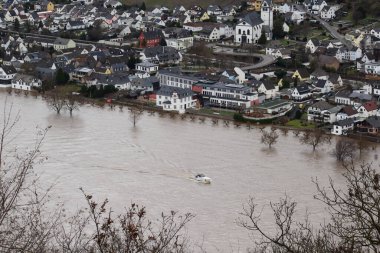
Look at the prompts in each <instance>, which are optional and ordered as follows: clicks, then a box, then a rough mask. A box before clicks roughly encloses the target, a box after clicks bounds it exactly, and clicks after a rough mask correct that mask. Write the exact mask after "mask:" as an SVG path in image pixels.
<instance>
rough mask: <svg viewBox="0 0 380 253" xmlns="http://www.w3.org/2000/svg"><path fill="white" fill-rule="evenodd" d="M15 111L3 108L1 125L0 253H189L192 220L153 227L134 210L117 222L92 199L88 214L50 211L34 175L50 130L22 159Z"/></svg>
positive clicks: (173, 216) (170, 219)
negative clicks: (188, 230) (17, 145)
mask: <svg viewBox="0 0 380 253" xmlns="http://www.w3.org/2000/svg"><path fill="white" fill-rule="evenodd" d="M11 110H12V107H10V109H8V108H7V107H5V108H4V115H3V121H2V122H0V123H2V125H1V126H0V129H2V132H1V133H0V137H1V138H0V140H1V142H0V147H1V149H0V150H1V152H0V157H1V159H2V160H1V163H0V164H1V167H0V252H30V253H40V252H54V253H66V252H77V253H81V252H88V253H90V252H91V253H99V252H101V253H125V252H130V253H135V252H156V253H169V252H177V253H185V252H189V248H188V240H187V236H186V234H185V231H184V227H185V225H186V224H187V223H188V222H190V221H191V220H192V218H193V217H194V216H193V215H192V214H190V213H186V214H184V215H179V214H178V213H177V212H170V213H169V214H168V215H165V214H162V215H161V217H160V218H159V220H157V221H154V220H149V219H148V218H147V216H146V210H145V208H143V207H139V206H137V205H135V204H132V205H131V207H130V208H128V209H127V210H126V212H125V213H124V214H122V215H119V216H116V217H114V216H113V212H111V209H110V208H108V207H107V204H108V201H107V200H105V201H104V202H102V203H96V202H95V201H94V200H93V197H92V196H91V195H88V194H84V197H85V200H86V202H87V204H88V208H86V209H81V210H79V211H78V212H77V213H76V214H75V215H73V216H68V217H66V214H65V211H64V209H63V206H61V205H59V206H58V207H57V210H51V208H52V207H51V205H50V207H49V211H48V208H47V204H48V203H49V198H48V193H49V191H48V190H47V191H45V190H42V189H41V187H40V186H39V185H38V177H37V176H36V175H35V173H34V172H33V168H34V166H35V165H38V164H39V163H40V162H43V161H44V160H45V158H44V157H43V156H41V153H40V148H41V145H42V142H43V140H44V138H45V135H46V133H47V129H43V130H40V131H39V132H38V138H37V139H36V141H35V143H34V146H33V147H32V148H31V149H30V150H27V151H26V152H25V153H23V154H22V153H20V150H19V149H15V148H14V143H13V141H14V138H13V137H12V134H11V132H12V129H13V128H14V126H15V124H16V123H17V121H18V118H19V117H18V114H16V117H12V112H11ZM5 154H6V155H5Z"/></svg>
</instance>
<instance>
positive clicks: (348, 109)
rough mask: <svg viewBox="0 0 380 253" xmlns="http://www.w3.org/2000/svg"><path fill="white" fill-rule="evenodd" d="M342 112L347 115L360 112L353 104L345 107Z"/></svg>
mask: <svg viewBox="0 0 380 253" xmlns="http://www.w3.org/2000/svg"><path fill="white" fill-rule="evenodd" d="M341 112H342V113H345V114H347V116H352V115H355V114H357V113H358V111H357V110H356V109H355V108H354V107H352V106H345V107H343V108H342V110H341Z"/></svg>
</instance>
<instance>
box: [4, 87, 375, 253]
mask: <svg viewBox="0 0 380 253" xmlns="http://www.w3.org/2000/svg"><path fill="white" fill-rule="evenodd" d="M6 96H7V94H5V93H4V92H3V93H0V101H1V102H2V103H3V101H4V100H5V97H6ZM8 101H9V102H13V105H14V108H15V110H20V114H21V119H20V122H19V124H18V131H19V132H20V135H19V137H18V139H17V141H18V144H19V145H20V146H27V145H29V144H30V143H31V142H32V140H33V136H35V133H36V126H39V127H46V126H48V125H52V128H51V129H50V130H49V133H48V135H47V137H46V140H45V142H44V145H43V152H44V154H45V155H46V156H48V158H49V159H48V160H47V161H46V162H45V163H44V164H43V165H41V166H38V167H37V172H38V173H39V174H40V175H41V180H42V181H43V182H44V183H47V184H55V187H54V191H53V193H54V200H55V201H58V202H61V201H62V202H64V203H65V205H66V206H67V208H68V209H71V210H75V209H77V208H79V207H82V206H84V205H85V202H84V199H83V197H82V195H81V192H80V191H79V190H78V188H79V187H83V188H84V189H85V191H86V192H87V193H91V194H94V196H96V197H97V198H98V199H102V198H105V197H107V198H109V200H110V202H111V205H112V206H113V209H115V210H116V212H117V211H121V210H122V208H123V207H124V206H128V205H129V204H130V203H132V202H136V203H139V204H141V205H145V206H146V207H147V209H148V212H149V213H150V214H151V215H153V216H157V215H159V214H160V212H162V211H163V212H168V211H170V210H177V211H180V212H191V213H194V214H195V215H196V217H195V219H194V220H193V221H192V222H191V223H190V225H189V226H188V233H189V235H190V237H191V239H192V241H193V242H194V243H197V244H201V243H202V241H203V246H204V248H205V249H206V250H208V252H244V251H245V249H246V248H247V247H249V246H250V245H252V243H251V238H250V237H249V235H248V233H247V232H246V231H245V230H243V229H241V228H239V227H238V226H237V225H236V223H235V221H236V219H237V218H238V217H239V212H240V211H241V209H242V204H243V203H244V202H245V201H247V199H248V198H249V196H254V197H255V198H256V200H257V202H258V203H261V204H264V203H268V202H269V201H276V200H277V199H278V198H279V197H281V196H283V195H284V193H286V194H288V195H289V196H292V197H293V198H294V199H295V200H296V201H298V202H299V215H300V216H302V215H303V213H304V212H305V210H306V209H307V210H308V211H309V212H310V214H311V216H312V219H313V220H314V222H319V221H322V219H323V218H324V217H325V210H324V207H323V206H322V205H321V204H320V203H319V202H317V201H315V200H313V194H315V192H316V191H315V186H314V185H313V183H312V182H311V180H312V178H315V177H317V178H318V179H319V181H320V182H322V184H327V182H328V177H329V176H330V177H331V178H333V179H334V180H335V181H336V182H337V184H342V182H343V179H342V176H341V173H342V169H341V168H340V167H339V166H337V164H336V163H335V160H334V157H332V156H331V149H332V146H324V147H320V148H319V151H318V152H317V153H315V154H313V153H312V151H311V147H308V146H302V145H299V143H298V140H297V139H296V138H295V137H293V135H292V134H291V133H289V135H288V136H281V138H280V139H279V141H278V143H277V144H276V145H275V146H274V149H273V151H270V152H269V151H268V150H267V149H266V148H265V147H264V146H263V145H262V144H261V143H260V131H259V130H258V129H254V130H248V129H246V128H244V127H241V128H235V127H234V126H230V127H225V126H223V125H222V124H221V123H219V125H216V126H214V125H212V123H211V121H210V120H206V122H205V123H201V122H200V121H195V122H191V121H190V119H186V120H181V119H179V118H177V119H171V118H169V117H168V116H167V117H164V118H162V117H160V116H158V115H157V114H156V115H153V116H150V115H148V114H145V115H144V116H143V117H142V118H141V120H140V121H138V123H137V127H136V128H133V126H132V124H131V121H130V119H129V117H128V112H127V110H125V109H124V110H123V111H120V110H119V108H117V109H115V110H114V111H112V110H110V109H108V108H103V109H102V108H94V107H91V106H82V107H81V108H80V110H79V111H75V112H74V115H73V117H70V116H69V114H68V113H63V114H62V115H56V114H55V113H54V112H53V111H50V110H49V108H48V107H47V106H46V104H45V102H44V101H42V100H41V99H40V98H38V99H36V98H33V97H24V96H23V95H21V96H15V95H13V96H10V97H9V98H8ZM1 106H3V104H2V105H1ZM373 157H374V154H373V153H372V154H369V155H368V159H372V158H373ZM376 162H377V161H376ZM376 164H378V163H376ZM377 166H378V165H377ZM196 173H204V174H206V175H207V176H209V177H211V178H212V180H213V182H212V184H211V185H202V184H198V183H195V182H194V181H192V180H190V179H189V178H190V177H192V176H193V175H194V174H196ZM263 215H264V219H263V224H264V225H267V226H269V224H270V223H269V222H270V221H271V220H270V217H271V216H270V214H269V213H267V212H265V213H264V214H263Z"/></svg>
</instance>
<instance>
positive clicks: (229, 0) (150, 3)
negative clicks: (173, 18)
mask: <svg viewBox="0 0 380 253" xmlns="http://www.w3.org/2000/svg"><path fill="white" fill-rule="evenodd" d="M142 2H145V4H146V6H147V7H148V8H149V7H157V6H167V7H174V6H176V5H183V6H185V7H186V8H187V7H189V6H192V5H200V6H202V7H203V8H206V7H207V6H208V5H210V4H219V5H220V6H225V5H229V4H236V5H239V4H240V3H241V0H191V1H189V0H124V3H125V4H128V5H132V4H137V5H141V4H142Z"/></svg>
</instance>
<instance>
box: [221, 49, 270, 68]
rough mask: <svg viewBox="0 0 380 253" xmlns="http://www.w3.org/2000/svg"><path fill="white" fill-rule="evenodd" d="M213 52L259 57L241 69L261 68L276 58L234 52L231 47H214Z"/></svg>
mask: <svg viewBox="0 0 380 253" xmlns="http://www.w3.org/2000/svg"><path fill="white" fill-rule="evenodd" d="M214 54H221V55H230V56H252V57H256V58H259V59H260V61H259V62H257V63H255V64H252V65H249V66H246V67H242V68H241V69H242V70H244V71H245V70H253V69H259V68H263V67H266V66H268V65H271V64H273V63H274V62H275V61H276V59H275V58H274V57H273V56H270V55H265V54H257V53H239V52H234V51H233V49H232V48H228V47H220V46H215V47H214Z"/></svg>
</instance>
